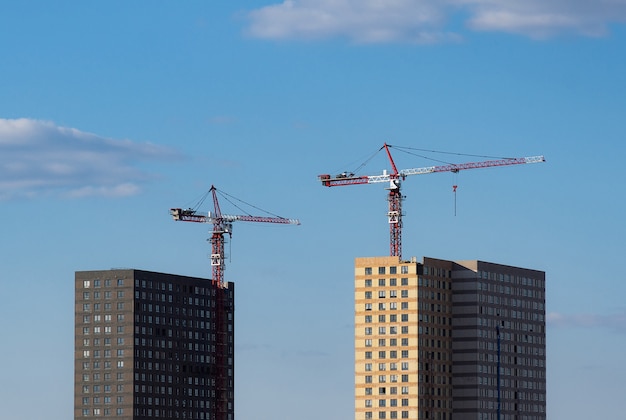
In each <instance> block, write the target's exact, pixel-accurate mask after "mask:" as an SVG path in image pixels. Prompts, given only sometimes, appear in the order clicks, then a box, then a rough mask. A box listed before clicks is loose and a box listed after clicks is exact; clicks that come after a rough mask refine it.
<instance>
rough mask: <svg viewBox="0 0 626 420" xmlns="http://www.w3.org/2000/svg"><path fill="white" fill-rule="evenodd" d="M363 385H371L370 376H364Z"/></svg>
mask: <svg viewBox="0 0 626 420" xmlns="http://www.w3.org/2000/svg"><path fill="white" fill-rule="evenodd" d="M365 383H366V384H371V383H372V375H366V376H365Z"/></svg>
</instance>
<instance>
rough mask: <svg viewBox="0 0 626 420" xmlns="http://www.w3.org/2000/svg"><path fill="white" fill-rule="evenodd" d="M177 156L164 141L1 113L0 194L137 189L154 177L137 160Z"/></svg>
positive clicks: (110, 194) (107, 193) (122, 192)
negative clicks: (99, 132)
mask: <svg viewBox="0 0 626 420" xmlns="http://www.w3.org/2000/svg"><path fill="white" fill-rule="evenodd" d="M176 156H177V155H176V153H174V152H173V151H171V150H169V149H166V148H164V147H161V146H157V145H153V144H150V143H138V142H133V141H130V140H114V139H109V138H104V137H100V136H97V135H95V134H91V133H85V132H82V131H80V130H77V129H75V128H67V127H59V126H57V125H55V124H54V123H52V122H48V121H40V120H33V119H27V118H21V119H0V199H10V198H17V197H37V196H40V195H58V196H65V197H85V196H94V195H96V196H105V197H118V196H128V195H133V194H136V193H138V191H139V189H140V188H139V184H140V183H142V182H144V181H146V180H147V179H149V178H150V176H149V175H148V174H147V173H145V172H144V171H142V170H140V169H138V168H137V164H138V163H139V162H142V161H152V160H163V159H168V158H173V157H176Z"/></svg>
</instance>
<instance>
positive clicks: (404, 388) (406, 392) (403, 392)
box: [402, 386, 409, 395]
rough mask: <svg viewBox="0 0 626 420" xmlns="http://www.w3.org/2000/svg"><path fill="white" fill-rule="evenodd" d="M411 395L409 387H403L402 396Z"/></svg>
mask: <svg viewBox="0 0 626 420" xmlns="http://www.w3.org/2000/svg"><path fill="white" fill-rule="evenodd" d="M408 393H409V387H408V386H403V387H402V395H408Z"/></svg>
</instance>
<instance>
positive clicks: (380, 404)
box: [378, 400, 387, 407]
mask: <svg viewBox="0 0 626 420" xmlns="http://www.w3.org/2000/svg"><path fill="white" fill-rule="evenodd" d="M378 406H379V407H386V406H387V400H378Z"/></svg>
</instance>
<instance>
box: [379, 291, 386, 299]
mask: <svg viewBox="0 0 626 420" xmlns="http://www.w3.org/2000/svg"><path fill="white" fill-rule="evenodd" d="M378 297H379V298H384V297H385V291H384V290H379V291H378Z"/></svg>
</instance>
